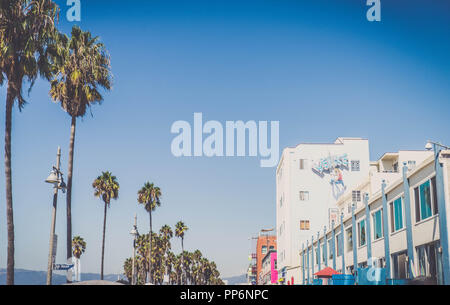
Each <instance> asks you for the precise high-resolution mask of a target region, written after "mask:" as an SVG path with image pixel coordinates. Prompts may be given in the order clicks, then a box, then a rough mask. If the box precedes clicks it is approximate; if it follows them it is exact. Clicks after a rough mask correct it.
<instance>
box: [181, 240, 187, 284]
mask: <svg viewBox="0 0 450 305" xmlns="http://www.w3.org/2000/svg"><path fill="white" fill-rule="evenodd" d="M183 240H184V237H181V267H182V268H181V283H182V284H186V283H185V282H186V272H185V270H184V243H183Z"/></svg>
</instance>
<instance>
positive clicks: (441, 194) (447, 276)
mask: <svg viewBox="0 0 450 305" xmlns="http://www.w3.org/2000/svg"><path fill="white" fill-rule="evenodd" d="M425 148H426V149H427V150H431V149H433V151H434V168H435V171H436V195H437V203H438V210H439V236H440V240H441V247H440V249H439V250H441V251H439V252H441V258H442V273H443V282H444V285H450V257H449V256H450V253H449V245H448V242H449V241H448V230H447V218H446V217H447V212H446V206H445V191H444V170H443V168H442V165H441V162H440V161H439V155H440V153H441V150H442V149H446V150H450V147H448V146H445V145H442V144H441V143H437V142H432V141H428V142H427V144H426V145H425Z"/></svg>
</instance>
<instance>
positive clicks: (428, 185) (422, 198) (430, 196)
mask: <svg viewBox="0 0 450 305" xmlns="http://www.w3.org/2000/svg"><path fill="white" fill-rule="evenodd" d="M436 197H437V196H436V178H435V177H433V178H431V179H430V180H428V181H426V182H424V183H422V184H421V185H420V186H418V187H415V188H414V200H415V206H416V221H421V220H423V219H427V218H429V217H431V216H432V215H435V214H437V213H438V204H437V198H436Z"/></svg>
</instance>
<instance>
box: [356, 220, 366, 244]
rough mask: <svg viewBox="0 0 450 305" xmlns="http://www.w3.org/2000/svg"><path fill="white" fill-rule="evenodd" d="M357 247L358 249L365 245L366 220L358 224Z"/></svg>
mask: <svg viewBox="0 0 450 305" xmlns="http://www.w3.org/2000/svg"><path fill="white" fill-rule="evenodd" d="M358 233H359V234H358V238H359V239H358V245H359V246H360V247H362V246H364V245H366V220H365V219H364V220H361V221H360V222H359V223H358Z"/></svg>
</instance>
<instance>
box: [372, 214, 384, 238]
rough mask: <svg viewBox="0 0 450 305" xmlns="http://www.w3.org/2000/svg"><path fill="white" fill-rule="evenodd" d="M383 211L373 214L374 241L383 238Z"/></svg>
mask: <svg viewBox="0 0 450 305" xmlns="http://www.w3.org/2000/svg"><path fill="white" fill-rule="evenodd" d="M382 212H383V209H379V210H378V211H376V212H375V213H373V215H372V218H373V228H374V230H373V238H374V240H377V239H379V238H382V237H383V221H382V218H383V215H382Z"/></svg>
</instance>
